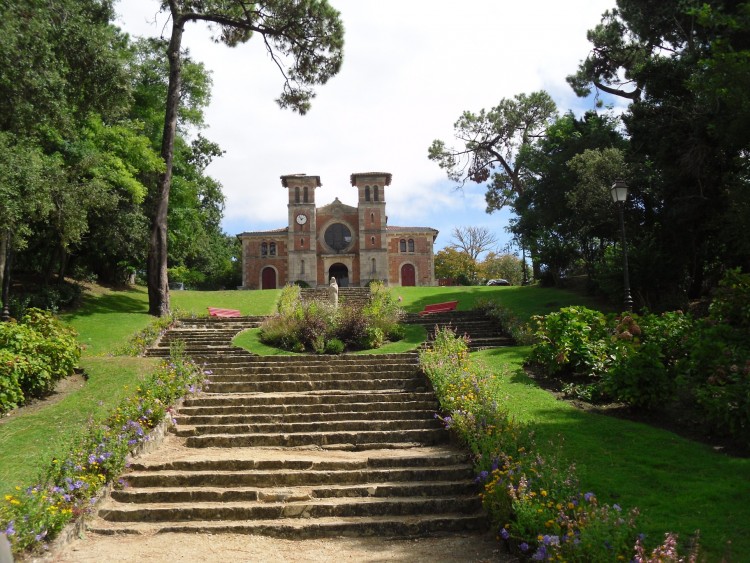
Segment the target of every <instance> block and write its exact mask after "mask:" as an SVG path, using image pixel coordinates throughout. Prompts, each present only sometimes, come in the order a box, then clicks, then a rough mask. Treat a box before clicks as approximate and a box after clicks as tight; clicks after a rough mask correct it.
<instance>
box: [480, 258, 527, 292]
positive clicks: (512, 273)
mask: <svg viewBox="0 0 750 563" xmlns="http://www.w3.org/2000/svg"><path fill="white" fill-rule="evenodd" d="M480 270H481V272H482V275H483V276H484V277H485V278H487V279H488V280H489V279H498V278H501V279H505V280H508V282H510V284H511V285H521V284H522V283H523V262H522V261H521V259H520V258H518V256H513V255H512V254H497V253H495V252H489V253H487V256H485V258H484V260H483V261H482V263H481V264H480Z"/></svg>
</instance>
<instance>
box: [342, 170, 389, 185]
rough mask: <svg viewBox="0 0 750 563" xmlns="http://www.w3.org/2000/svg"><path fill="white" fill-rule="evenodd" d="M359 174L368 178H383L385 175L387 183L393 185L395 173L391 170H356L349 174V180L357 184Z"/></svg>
mask: <svg viewBox="0 0 750 563" xmlns="http://www.w3.org/2000/svg"><path fill="white" fill-rule="evenodd" d="M357 176H364V177H366V178H383V177H385V185H386V186H390V185H391V178H392V177H393V174H391V173H390V172H355V173H354V174H352V175H351V176H349V180H350V181H351V183H352V186H355V185H356V184H357Z"/></svg>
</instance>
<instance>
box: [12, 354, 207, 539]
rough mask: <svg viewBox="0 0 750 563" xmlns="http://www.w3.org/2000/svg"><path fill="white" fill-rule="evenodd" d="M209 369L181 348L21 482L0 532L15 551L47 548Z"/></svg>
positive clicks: (114, 477)
mask: <svg viewBox="0 0 750 563" xmlns="http://www.w3.org/2000/svg"><path fill="white" fill-rule="evenodd" d="M203 379H204V374H203V372H202V370H201V369H199V368H198V366H197V365H196V364H195V363H193V362H192V361H191V360H188V359H186V358H184V357H183V355H182V353H181V350H179V347H175V348H174V349H173V350H172V357H171V358H170V360H169V361H164V362H163V363H162V364H160V365H159V366H158V368H157V369H156V371H155V372H154V373H152V374H151V375H149V376H148V377H147V378H145V379H144V381H143V382H142V383H141V384H140V385H139V386H138V387H137V388H136V390H135V393H134V394H133V395H132V396H130V397H128V398H126V399H124V400H123V401H122V402H121V403H120V404H119V405H118V406H117V408H116V409H115V410H114V411H113V412H112V413H110V415H109V416H108V417H107V418H106V419H105V420H103V421H99V422H95V421H91V422H89V424H88V426H87V427H86V428H85V429H84V430H83V431H82V432H81V433H80V434H78V435H77V436H76V437H75V438H74V439H73V440H72V441H71V442H70V443H69V444H68V445H67V446H66V447H65V448H64V450H63V451H61V452H60V454H59V455H56V456H55V457H53V459H52V460H50V461H49V462H48V463H46V465H44V466H43V468H42V471H41V475H40V477H39V479H38V480H36V481H34V482H32V483H30V484H25V485H19V486H17V487H15V488H14V489H13V490H11V491H8V492H7V493H6V494H5V495H3V497H2V499H0V532H4V533H5V534H6V535H7V536H8V539H9V540H10V542H11V546H12V548H13V551H14V552H15V553H21V552H24V551H28V550H35V549H39V548H42V547H44V546H45V545H46V542H48V541H49V540H51V539H52V538H54V537H55V536H56V535H57V534H59V533H60V531H61V530H62V529H63V528H64V527H65V525H66V524H68V523H69V522H70V521H71V520H73V519H74V518H76V517H79V516H81V515H83V514H85V513H86V512H87V511H88V509H89V507H90V506H91V505H92V504H93V502H94V501H95V498H96V497H97V496H98V495H99V494H100V493H101V492H102V490H103V488H104V486H105V485H106V484H108V483H112V482H114V481H115V480H116V479H117V478H118V477H119V475H120V474H121V473H122V471H123V469H124V468H125V466H126V462H127V458H128V455H129V454H130V453H131V452H132V451H134V450H135V449H136V448H138V447H139V445H141V444H143V443H144V442H146V441H148V440H149V433H150V431H151V430H153V429H154V428H155V427H156V426H157V425H158V424H159V423H160V422H161V421H163V420H164V419H165V418H166V417H167V414H168V413H170V412H171V405H173V404H174V402H175V401H177V399H179V398H180V397H182V396H184V395H185V394H187V393H193V392H196V391H198V390H199V386H200V385H201V384H202V382H203Z"/></svg>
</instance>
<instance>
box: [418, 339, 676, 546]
mask: <svg viewBox="0 0 750 563" xmlns="http://www.w3.org/2000/svg"><path fill="white" fill-rule="evenodd" d="M420 363H421V365H422V368H423V369H424V371H425V372H426V373H427V375H428V377H429V378H430V380H431V381H432V384H433V387H434V389H435V392H436V394H437V396H438V399H439V401H440V405H441V408H442V414H440V415H438V416H439V417H440V418H441V419H442V420H443V422H444V423H445V425H446V427H448V428H450V429H452V430H453V431H455V432H456V434H457V435H458V437H459V438H460V439H461V441H462V442H463V443H464V444H465V445H466V446H467V447H468V448H469V450H470V451H471V453H472V455H473V459H474V464H475V469H476V472H477V483H478V484H480V485H481V487H482V492H481V497H482V501H483V505H484V507H485V509H486V511H487V513H488V515H489V517H490V520H491V521H492V524H493V526H495V527H496V529H497V535H498V539H501V540H502V541H504V542H505V543H506V545H507V546H508V547H509V548H510V549H512V550H513V551H514V552H515V553H516V554H518V555H520V556H522V557H524V558H529V559H532V560H540V561H551V560H572V561H615V560H625V561H630V560H632V559H634V558H635V557H642V558H641V559H636V560H642V561H646V560H649V559H647V557H648V556H647V555H645V551H644V548H643V546H642V545H641V544H640V542H639V541H638V540H639V537H638V534H637V516H638V511H637V510H636V509H631V510H628V511H626V510H623V509H622V508H621V507H619V506H618V505H616V504H613V505H608V504H604V503H602V502H600V500H599V499H598V498H597V497H596V495H595V494H594V493H593V492H590V491H581V490H580V487H579V484H578V481H577V479H576V475H575V469H574V468H573V467H565V466H563V465H562V464H561V463H560V462H558V461H557V459H556V457H555V455H554V448H553V447H551V446H550V447H547V446H545V448H544V453H542V451H541V449H540V448H539V447H537V445H536V444H535V441H534V437H533V428H532V427H529V426H524V425H521V424H519V423H517V422H516V421H514V420H513V418H512V417H511V416H510V415H509V414H508V412H507V410H505V409H504V408H503V407H502V405H501V404H499V403H498V401H497V399H496V398H497V397H498V396H500V394H499V393H498V389H497V387H496V386H497V380H496V378H495V377H493V375H492V374H490V373H487V372H485V371H483V370H482V369H480V368H479V367H478V366H477V365H475V364H474V363H472V362H471V360H470V358H469V353H468V347H467V342H466V340H465V339H463V338H458V337H456V336H455V334H454V333H453V332H452V331H451V330H450V329H441V330H438V332H437V333H436V336H435V342H434V346H433V348H432V349H429V350H425V351H423V352H422V353H421V354H420ZM672 540H673V536H668V538H667V541H672ZM665 545H666V542H665ZM670 545H671V544H670ZM662 547H663V546H662ZM659 549H661V548H659ZM665 549H666V548H665ZM638 550H640V551H638ZM663 551H664V550H663V549H662V551H659V553H662V552H663ZM654 553H657V552H656V551H655V552H654ZM673 553H674V558H672V559H655V560H662V561H677V560H678V556H677V555H676V552H673Z"/></svg>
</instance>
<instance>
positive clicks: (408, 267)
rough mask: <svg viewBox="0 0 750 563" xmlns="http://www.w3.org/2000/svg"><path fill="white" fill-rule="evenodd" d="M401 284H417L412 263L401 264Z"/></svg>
mask: <svg viewBox="0 0 750 563" xmlns="http://www.w3.org/2000/svg"><path fill="white" fill-rule="evenodd" d="M401 285H402V286H410V287H412V286H415V285H417V275H416V272H415V270H414V266H413V265H412V264H404V265H403V266H401Z"/></svg>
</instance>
